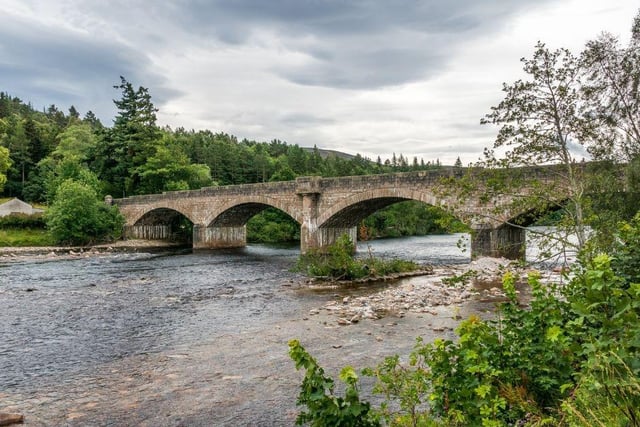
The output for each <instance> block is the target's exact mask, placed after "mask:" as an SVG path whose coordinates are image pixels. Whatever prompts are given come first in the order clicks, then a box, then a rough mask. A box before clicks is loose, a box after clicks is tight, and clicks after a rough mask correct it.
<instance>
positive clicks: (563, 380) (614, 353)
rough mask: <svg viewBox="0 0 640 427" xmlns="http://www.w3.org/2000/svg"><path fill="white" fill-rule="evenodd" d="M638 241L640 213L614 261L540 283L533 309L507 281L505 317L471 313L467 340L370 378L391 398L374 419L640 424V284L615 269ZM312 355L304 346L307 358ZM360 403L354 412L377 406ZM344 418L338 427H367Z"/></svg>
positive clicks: (587, 263)
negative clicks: (565, 279)
mask: <svg viewBox="0 0 640 427" xmlns="http://www.w3.org/2000/svg"><path fill="white" fill-rule="evenodd" d="M637 236H640V216H637V217H636V219H634V221H633V222H631V223H629V224H624V225H623V226H622V228H621V230H620V233H619V234H618V236H617V237H618V242H619V244H618V245H617V247H616V249H615V252H614V253H613V254H612V256H609V255H605V254H601V255H597V256H594V257H593V258H592V259H586V260H582V261H581V262H580V263H579V264H578V265H576V267H575V269H574V272H573V273H574V275H573V278H572V280H571V281H570V283H569V284H568V285H566V286H564V287H561V288H557V287H555V285H543V284H541V283H540V278H539V276H538V275H536V274H535V273H534V274H530V275H529V278H528V283H529V286H530V287H531V289H532V300H531V303H530V307H527V308H523V307H521V306H520V305H519V304H518V301H517V298H516V291H515V286H514V284H515V280H516V278H515V276H514V275H513V274H511V273H509V272H507V273H506V274H505V276H504V278H503V287H504V291H505V294H506V295H507V297H508V301H507V302H506V303H503V304H501V305H500V306H499V307H498V309H497V312H496V318H495V320H482V319H480V318H479V317H477V316H472V317H470V318H469V319H467V320H465V321H463V322H461V324H460V326H459V327H458V329H457V331H456V332H457V334H458V336H459V339H458V340H456V341H453V340H444V339H437V340H435V341H434V342H432V343H424V342H422V341H421V340H420V339H418V341H417V343H416V346H415V347H414V350H413V351H412V352H411V354H410V355H409V357H408V363H403V362H401V358H400V357H399V356H397V355H396V356H391V357H388V358H386V359H385V360H384V361H382V362H381V363H380V364H378V365H377V366H376V367H374V368H367V369H364V370H363V371H362V372H361V373H362V375H365V376H372V377H374V378H375V385H374V386H373V390H372V391H373V392H374V393H379V394H382V395H383V397H384V400H383V402H382V404H381V405H380V406H379V407H371V410H370V411H368V412H367V417H368V418H367V419H372V418H371V417H372V414H373V416H374V418H373V419H375V420H376V421H377V422H379V423H381V424H382V425H389V426H418V425H420V426H466V425H478V426H479V425H482V426H488V427H500V426H508V425H519V426H544V425H553V426H607V427H609V426H633V427H640V379H639V378H640V338H639V337H640V284H638V283H636V282H635V279H634V277H637V276H633V275H630V274H628V271H627V269H626V268H624V266H623V265H621V264H619V263H618V262H612V259H618V260H621V259H624V260H625V265H637V264H638V263H639V262H640V252H639V251H638V250H637ZM559 296H560V297H559ZM290 345H291V344H290ZM290 351H291V350H290ZM303 351H304V349H303V348H302V347H301V346H300V344H299V343H297V342H296V352H297V354H298V355H299V354H301V352H303ZM291 356H292V358H293V357H294V356H295V355H294V354H291ZM294 360H295V359H294ZM314 363H315V361H314ZM316 365H317V364H316ZM298 366H300V365H299V364H298ZM314 369H316V371H315V372H318V367H317V366H316V367H315V368H314ZM320 372H322V371H320ZM322 374H323V376H324V372H322ZM307 375H312V376H313V375H314V374H313V372H312V373H311V374H309V372H307ZM351 387H357V385H356V384H353V385H351ZM307 391H308V390H307ZM304 392H305V390H304V389H303V390H302V392H301V393H304ZM301 396H302V394H301ZM352 397H353V405H354V407H355V408H360V407H363V405H368V402H363V401H361V400H360V399H359V395H354V396H352ZM336 398H337V397H336V396H335V395H334V392H333V388H332V387H331V388H324V389H315V390H314V391H313V393H312V394H311V395H308V396H307V397H306V398H299V400H298V403H299V404H300V405H308V404H309V403H310V402H312V403H314V404H315V402H317V401H321V400H327V402H329V401H332V400H335V399H336ZM367 407H368V406H367ZM343 413H348V411H346V410H345V409H344V408H342V409H341V412H340V413H337V415H338V416H339V415H340V414H343ZM307 414H308V417H307V418H306V419H305V421H306V422H310V423H311V425H316V426H319V425H328V424H326V423H324V419H323V417H324V416H325V414H324V413H322V412H313V411H312V412H307ZM338 421H340V420H338ZM338 421H335V420H332V423H333V424H332V425H357V424H341V423H340V422H338Z"/></svg>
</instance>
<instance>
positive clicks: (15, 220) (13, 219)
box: [0, 213, 46, 228]
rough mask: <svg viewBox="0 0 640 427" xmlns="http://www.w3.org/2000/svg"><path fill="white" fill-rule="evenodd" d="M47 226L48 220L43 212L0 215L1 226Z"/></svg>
mask: <svg viewBox="0 0 640 427" xmlns="http://www.w3.org/2000/svg"><path fill="white" fill-rule="evenodd" d="M45 226H46V222H45V220H44V215H42V214H33V215H27V214H22V213H12V214H11V215H7V216H3V217H0V227H3V228H45Z"/></svg>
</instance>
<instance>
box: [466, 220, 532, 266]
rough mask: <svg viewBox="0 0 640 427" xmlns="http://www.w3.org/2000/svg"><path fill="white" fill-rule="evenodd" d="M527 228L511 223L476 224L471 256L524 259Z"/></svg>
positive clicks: (473, 229) (472, 236)
mask: <svg viewBox="0 0 640 427" xmlns="http://www.w3.org/2000/svg"><path fill="white" fill-rule="evenodd" d="M525 254H526V230H525V229H524V228H522V227H514V226H512V225H510V224H475V225H472V228H471V256H472V257H474V258H477V257H479V256H487V257H494V258H506V259H513V260H518V259H524V257H525Z"/></svg>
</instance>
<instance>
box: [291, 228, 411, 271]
mask: <svg viewBox="0 0 640 427" xmlns="http://www.w3.org/2000/svg"><path fill="white" fill-rule="evenodd" d="M354 249H355V245H354V243H353V242H352V241H351V238H350V237H349V236H348V235H346V234H343V235H342V236H340V238H338V240H337V241H336V242H335V243H334V244H332V245H330V246H329V247H328V248H327V249H326V252H321V251H319V250H316V251H311V252H310V253H308V254H306V255H302V256H300V258H299V259H298V263H297V266H296V270H298V271H302V272H304V273H306V274H308V275H309V276H312V277H320V278H331V279H337V280H354V279H360V278H363V277H379V276H384V275H386V274H392V273H404V272H409V271H415V270H417V269H418V265H417V264H416V263H414V262H411V261H403V260H399V259H393V260H382V259H378V258H375V257H373V256H372V255H371V254H369V257H368V258H367V259H358V258H354V256H353V253H354Z"/></svg>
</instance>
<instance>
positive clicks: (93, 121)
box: [0, 77, 440, 241]
mask: <svg viewBox="0 0 640 427" xmlns="http://www.w3.org/2000/svg"><path fill="white" fill-rule="evenodd" d="M114 89H116V90H118V91H119V92H120V97H119V99H116V100H114V103H115V106H116V107H117V114H116V117H115V119H114V121H113V124H112V126H110V127H109V126H105V125H103V124H102V123H101V122H100V120H99V119H98V118H97V117H96V116H95V114H94V113H93V112H91V111H88V112H87V113H86V114H85V115H84V116H83V117H81V116H80V113H79V112H78V111H77V110H76V108H75V107H74V106H71V107H70V108H69V110H68V113H65V112H63V111H61V110H60V109H58V107H56V106H55V105H51V106H49V107H48V108H46V109H44V110H43V111H38V110H36V109H34V108H33V107H32V106H31V105H30V104H28V103H25V102H23V101H22V100H21V99H19V98H17V97H15V96H11V95H9V94H8V93H5V92H0V178H1V179H0V190H2V193H1V195H2V196H4V197H18V198H20V199H23V200H26V201H29V202H40V203H45V204H48V205H50V206H53V204H54V203H55V202H56V195H57V191H58V188H60V186H61V185H62V184H63V183H65V182H66V181H68V180H72V181H74V182H76V183H80V184H81V185H82V186H83V191H82V194H85V195H87V194H93V195H94V196H93V197H94V198H95V200H93V201H92V203H93V204H95V203H99V200H101V199H102V198H103V197H104V196H105V195H107V194H110V195H112V196H113V197H126V196H131V195H139V194H151V193H159V192H162V191H172V190H188V189H197V188H201V187H204V186H216V185H230V184H248V183H257V182H267V181H286V180H292V179H295V178H296V177H298V176H307V175H315V176H324V177H335V176H348V175H365V174H378V173H390V172H405V171H415V170H428V169H434V168H439V167H440V161H439V160H438V159H436V160H434V161H428V162H426V163H425V161H424V160H423V159H420V160H418V158H413V159H412V160H409V158H407V157H406V156H404V155H402V154H398V155H396V153H393V155H392V157H391V159H387V160H385V161H384V162H383V161H382V159H381V158H379V157H378V159H377V160H376V161H372V160H370V159H367V158H364V157H362V156H360V155H355V156H350V155H346V154H343V153H337V152H331V151H326V150H320V149H318V148H317V147H315V146H314V147H313V148H302V147H299V146H298V145H295V144H287V143H286V142H283V141H280V140H277V139H274V140H272V141H270V142H257V141H250V140H247V139H243V140H238V139H237V138H236V137H234V136H232V135H229V134H227V133H224V132H218V133H214V132H212V131H209V130H200V131H195V130H186V129H184V128H178V129H171V128H169V127H160V126H158V124H157V119H156V112H157V108H156V107H155V106H154V104H153V102H152V99H151V94H150V92H149V90H148V89H147V88H145V87H142V86H140V87H138V88H136V87H135V86H134V85H133V84H132V83H130V82H128V81H127V80H126V79H125V78H124V77H120V82H119V84H117V85H115V86H114ZM3 184H4V185H3ZM67 187H68V186H67ZM84 190H86V191H84ZM388 209H390V210H391V211H393V210H394V209H400V210H401V211H402V210H406V207H405V208H403V207H402V206H400V207H397V208H394V207H390V208H388ZM428 214H429V213H428V212H427V211H426V210H423V215H428ZM387 216H391V217H400V216H399V215H393V214H390V215H387ZM436 219H437V218H436ZM421 220H422V219H421ZM114 221H115V220H114ZM376 222H377V223H378V225H380V224H382V223H383V222H384V221H381V220H379V219H378V220H376ZM388 222H389V221H388V218H387V224H385V225H384V227H382V226H374V225H373V224H370V226H371V227H372V230H371V232H372V234H374V235H376V236H377V235H385V234H386V233H385V230H387V231H390V234H391V235H400V234H406V233H407V230H408V228H407V226H406V225H402V226H401V227H395V226H389V224H388ZM404 222H406V221H404ZM115 223H116V224H117V223H118V221H115ZM254 223H255V224H253V225H251V226H250V228H249V231H250V237H251V238H252V239H253V240H258V241H264V240H273V239H274V236H277V240H289V239H296V238H297V237H298V236H297V234H298V230H297V228H298V227H297V225H296V224H295V222H293V220H292V219H291V218H288V217H287V216H286V215H284V214H282V213H280V212H273V211H271V212H265V213H264V214H261V215H260V216H259V217H257V218H255V219H254ZM268 224H270V225H268ZM409 228H411V229H413V230H422V231H418V232H420V233H422V234H424V233H423V231H424V227H422V226H419V225H416V224H414V225H410V226H409ZM398 230H399V231H398ZM431 231H436V228H433V229H431ZM67 237H69V236H67ZM61 240H63V241H64V240H66V241H73V240H77V239H76V238H71V237H69V238H63V239H61Z"/></svg>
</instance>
